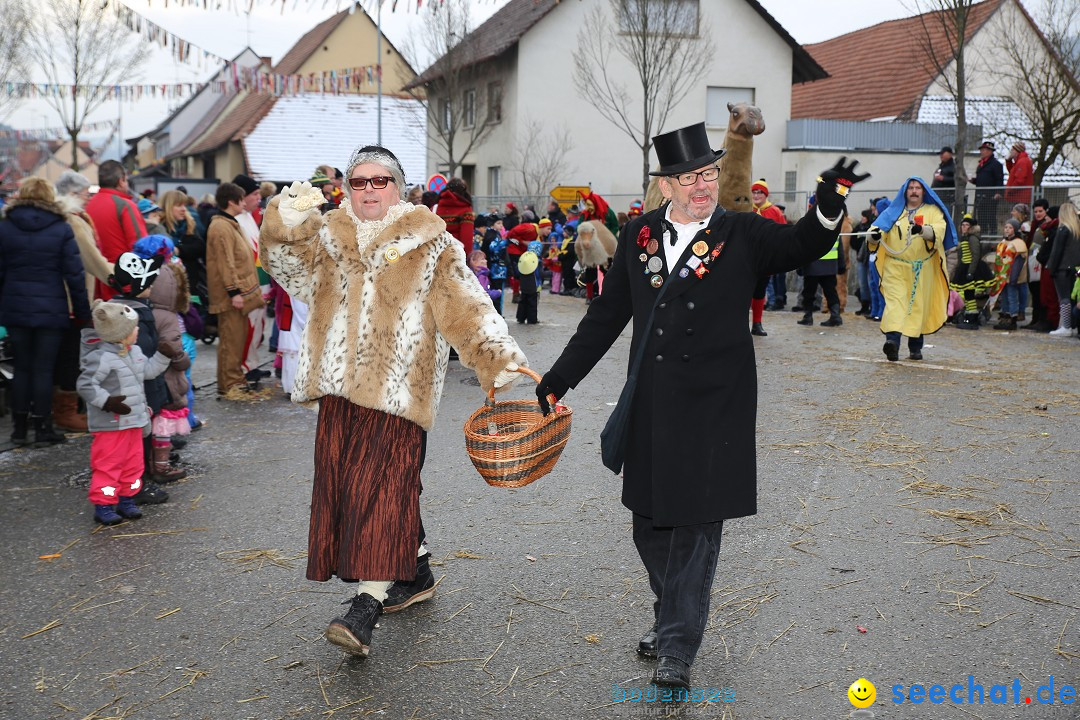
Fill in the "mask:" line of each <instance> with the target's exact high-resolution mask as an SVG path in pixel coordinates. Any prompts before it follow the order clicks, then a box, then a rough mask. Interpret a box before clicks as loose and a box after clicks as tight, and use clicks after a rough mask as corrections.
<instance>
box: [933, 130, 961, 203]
mask: <svg viewBox="0 0 1080 720" xmlns="http://www.w3.org/2000/svg"><path fill="white" fill-rule="evenodd" d="M938 158H939V159H940V160H941V163H940V164H939V165H938V166H937V170H935V171H934V179H933V181H931V183H930V187H932V188H933V189H934V192H936V193H937V196H938V197H939V198H941V202H943V203H945V206H946V207H948V208H949V209H950V210H951V209H952V204H953V198H955V197H956V160H955V159H954V158H953V149H952V148H951V147H949V146H948V145H946V146H945V147H943V148H941V152H940V153H939V154H938Z"/></svg>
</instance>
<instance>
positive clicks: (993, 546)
mask: <svg viewBox="0 0 1080 720" xmlns="http://www.w3.org/2000/svg"><path fill="white" fill-rule="evenodd" d="M583 310H584V305H583V301H581V300H576V299H570V298H561V297H553V296H549V295H544V296H543V298H542V300H541V304H540V317H541V320H542V321H543V322H542V324H540V325H539V326H535V327H532V326H519V325H516V324H514V323H513V322H512V321H511V331H512V332H513V333H514V335H515V336H516V337H517V338H518V340H519V342H520V343H521V344H522V347H523V348H524V350H525V352H526V354H527V355H528V356H529V359H530V363H531V364H532V365H533V366H534V367H536V368H539V369H543V368H546V367H547V366H549V365H550V363H551V362H552V361H553V360H554V358H555V356H556V355H557V353H558V352H559V351H560V349H561V347H562V345H563V344H564V343H565V341H566V340H567V339H568V338H569V336H570V334H571V332H572V331H573V328H574V327H575V325H576V323H577V320H578V318H579V317H580V316H581V314H582V312H583ZM797 317H798V316H797V315H796V314H794V313H790V312H781V313H769V314H767V315H766V328H767V329H768V331H769V336H768V337H767V338H758V339H757V340H756V343H757V350H758V375H759V379H760V403H759V415H758V426H759V433H758V438H759V453H758V465H759V514H758V515H757V516H756V517H752V518H743V519H740V520H734V521H730V522H728V523H727V524H726V526H725V528H724V539H723V548H722V551H721V557H720V564H719V568H718V571H717V577H716V583H715V586H714V593H713V597H712V610H711V618H710V626H709V629H708V632H707V633H706V637H705V641H704V644H703V646H702V649H701V653H700V655H699V659H698V661H697V663H696V664H695V666H694V668H693V676H694V681H695V686H696V687H697V688H699V689H701V690H702V691H703V693H702V694H703V697H704V698H708V697H709V695H710V694H711V695H713V696H714V697H719V699H714V700H712V701H709V700H707V699H699V700H697V701H691V702H687V703H682V704H677V705H674V706H672V705H670V704H663V703H659V702H656V701H647V700H640V701H637V700H631V699H624V698H632V697H634V693H635V692H642V691H644V692H646V693H647V692H648V688H649V676H650V672H651V668H652V665H651V663H649V662H646V661H643V660H641V659H639V658H638V657H637V655H636V654H635V652H634V647H635V645H636V642H637V639H638V637H639V636H640V634H641V633H642V632H643V631H644V630H645V629H646V628H647V626H648V625H649V623H650V620H651V615H650V612H651V611H650V603H651V596H650V593H649V589H648V584H647V580H646V577H645V573H644V571H643V569H642V568H641V566H640V563H639V561H638V559H637V556H636V552H635V550H634V548H633V543H632V541H631V538H630V516H629V512H628V511H627V510H625V509H624V508H623V507H622V506H621V504H620V503H619V482H618V478H616V477H615V476H613V475H612V474H611V473H610V472H608V471H607V470H606V469H604V468H603V466H602V465H601V464H600V461H599V441H598V438H599V431H600V428H601V427H602V426H603V423H604V421H605V419H606V417H607V415H608V414H609V412H610V411H611V406H612V404H613V403H614V401H615V399H616V398H617V396H618V394H619V390H620V387H621V384H622V379H623V374H624V368H625V362H626V355H627V348H628V337H627V336H626V335H625V334H624V336H623V337H622V338H621V339H620V341H619V342H618V343H616V345H615V346H614V348H613V349H612V350H611V351H610V352H609V354H608V356H607V357H606V358H605V359H604V360H603V361H602V362H601V363H600V365H598V366H597V368H596V370H595V371H594V372H593V374H592V375H591V376H590V377H589V378H588V379H587V380H586V381H585V382H584V383H583V384H582V386H581V387H580V388H578V389H577V390H575V391H572V392H571V393H570V395H569V396H568V397H567V398H566V402H567V404H569V405H570V406H571V407H572V408H573V409H574V416H573V434H572V437H571V439H570V442H569V444H568V446H567V448H566V451H565V452H564V454H563V456H562V459H561V460H560V462H559V464H558V466H557V467H556V469H555V471H554V472H553V473H552V474H551V475H549V476H547V477H545V478H543V479H541V480H539V481H537V482H536V483H534V484H532V485H530V486H527V487H525V488H521V489H518V490H507V489H499V488H493V487H489V486H487V485H486V484H485V483H484V482H483V481H482V479H481V478H480V476H479V475H478V474H477V473H476V471H475V470H474V469H473V468H472V466H471V464H470V462H469V460H468V457H467V456H466V454H465V449H464V442H463V437H462V424H463V422H464V420H465V418H466V417H467V416H468V415H469V413H470V412H472V411H473V410H474V409H476V408H477V407H478V406H479V405H480V403H481V402H482V395H481V394H480V391H479V389H478V387H477V386H476V384H475V380H474V378H473V375H472V374H471V373H470V372H469V371H468V370H466V369H464V368H463V367H461V366H460V365H458V364H457V363H452V364H451V370H450V373H449V377H448V380H447V384H446V391H445V393H444V397H443V401H442V406H441V408H440V412H439V419H438V422H437V424H436V427H435V428H434V430H433V431H432V433H431V435H430V438H429V443H430V444H429V454H428V459H427V465H426V467H425V470H424V477H423V479H424V493H423V495H422V498H421V502H422V506H423V513H424V522H425V525H426V527H427V529H428V534H429V539H430V543H431V550H432V552H433V555H434V558H436V562H435V568H434V570H435V574H436V578H438V579H439V580H440V583H439V585H438V591H437V594H436V596H435V598H434V599H433V600H432V601H429V602H427V603H424V604H422V605H419V606H416V607H414V608H412V609H410V610H408V611H405V612H403V613H399V614H395V615H390V616H384V617H383V618H382V620H381V622H380V626H379V628H378V630H377V631H376V634H375V641H374V649H373V651H372V657H371V658H370V659H368V660H366V661H361V660H355V659H351V658H348V659H346V658H344V657H343V655H342V654H341V652H340V651H338V649H337V648H335V647H333V646H331V645H329V644H328V643H326V641H325V640H323V639H322V632H323V629H324V628H325V626H326V623H327V622H328V621H329V620H330V619H331V618H332V617H333V616H334V615H335V614H337V613H338V612H339V611H340V610H343V609H344V608H343V607H342V606H341V605H340V604H339V603H341V602H342V601H343V600H345V599H346V598H347V597H348V596H349V594H350V589H349V586H345V585H343V584H341V583H339V582H330V583H324V584H320V583H313V582H308V581H307V580H305V579H304V572H303V565H304V559H303V555H304V552H305V550H306V534H307V511H308V503H309V495H310V478H311V471H312V453H313V442H312V441H313V432H314V421H315V415H314V413H312V412H310V411H308V410H305V409H303V408H300V407H297V406H294V405H291V404H290V403H288V402H287V401H285V400H284V399H283V398H282V397H280V395H277V394H275V396H274V397H273V398H271V399H267V400H266V401H264V402H260V403H252V404H246V403H245V404H230V403H225V402H215V401H214V400H213V388H208V387H204V388H203V389H202V390H200V392H199V394H198V395H199V398H198V403H199V405H198V411H199V412H200V414H201V415H202V416H203V417H204V418H205V419H206V420H207V421H208V425H207V427H206V428H205V429H204V430H202V431H200V432H199V433H197V434H194V435H192V436H191V444H190V445H189V447H188V448H187V449H186V450H185V451H184V453H183V455H184V458H185V461H186V462H188V463H189V467H190V476H189V478H188V479H187V480H184V481H181V482H179V483H176V484H174V485H171V486H169V492H170V493H171V495H172V498H171V500H170V502H169V503H168V504H166V505H162V506H157V507H150V508H145V509H144V510H145V513H146V514H145V516H144V518H143V519H142V520H139V521H135V522H131V523H127V524H124V525H120V526H117V527H115V528H110V529H101V528H98V527H96V526H95V524H94V523H93V521H92V513H91V506H90V505H89V503H88V502H87V500H86V491H85V487H86V483H87V480H88V470H87V461H88V452H89V438H88V437H79V438H73V439H72V440H71V441H70V442H69V443H68V444H67V445H66V446H62V447H56V448H50V449H45V450H18V451H12V452H6V453H3V455H0V717H2V718H12V719H17V720H23V719H31V718H35V719H36V718H64V719H68V718H70V719H73V720H80V719H81V720H104V719H105V718H125V719H126V718H132V719H134V720H144V719H156V718H185V719H187V718H191V719H203V718H205V719H213V720H241V719H244V718H259V719H262V718H267V719H270V718H335V720H342V719H345V718H360V717H367V716H373V717H377V718H394V719H397V718H474V717H475V718H499V719H504V718H505V719H509V720H526V719H529V720H531V719H533V718H583V719H590V718H630V717H637V718H644V717H658V716H662V715H661V714H662V713H667V714H671V713H672V712H676V713H677V714H678V715H677V716H679V717H701V718H718V719H719V718H754V719H758V718H791V719H795V718H799V719H802V718H811V719H817V718H840V717H847V716H848V715H849V713H851V712H852V711H853V710H854V708H853V707H852V705H851V704H850V703H849V701H848V698H847V688H848V686H849V685H850V684H851V683H852V682H854V681H855V680H856V679H858V678H860V677H864V678H866V679H868V680H870V681H871V682H873V683H874V684H875V685H876V687H877V702H876V703H875V704H874V705H873V706H872V707H871V708H870V710H871V711H872V712H874V713H875V716H876V717H879V718H926V719H927V720H930V719H933V720H938V719H940V718H946V719H947V718H958V719H960V718H965V717H976V718H987V719H989V718H1020V717H1023V718H1033V719H1042V718H1055V719H1057V718H1077V717H1080V711H1078V710H1076V708H1077V707H1078V706H1077V705H1073V706H1064V705H1062V704H1061V693H1062V689H1063V685H1066V684H1068V685H1071V686H1073V687H1074V688H1075V687H1076V686H1077V684H1078V683H1077V680H1078V677H1080V673H1078V668H1080V662H1078V661H1080V654H1078V653H1080V617H1078V616H1080V591H1078V589H1080V587H1078V586H1080V583H1078V581H1077V562H1078V557H1080V541H1078V535H1080V532H1078V524H1080V522H1078V517H1080V513H1078V510H1080V500H1078V494H1077V488H1078V477H1080V474H1078V472H1077V465H1078V461H1080V363H1078V362H1077V360H1078V358H1080V342H1078V341H1077V340H1076V339H1075V338H1072V339H1068V340H1065V339H1054V338H1050V337H1047V336H1036V335H1033V334H1031V333H1026V332H1014V333H1008V334H1003V333H997V332H993V331H989V330H981V331H979V332H976V333H965V332H960V331H957V330H953V329H951V328H946V329H945V330H942V331H941V332H939V333H938V334H936V335H934V336H932V337H931V338H929V339H928V346H927V348H926V350H925V351H924V353H925V356H926V359H925V360H924V361H923V362H922V363H914V362H900V363H894V364H889V363H886V362H884V357H883V355H882V354H881V342H882V338H881V335H880V333H879V332H878V330H877V328H876V325H875V324H874V323H871V322H868V321H866V320H864V319H862V318H857V317H854V316H852V315H850V314H847V315H845V316H844V317H845V324H844V326H843V327H841V328H836V329H826V328H820V327H816V326H815V327H813V328H804V327H800V326H797V325H796V324H795V320H796V318H797ZM824 317H825V316H823V315H819V316H818V317H817V319H818V320H821V319H824ZM200 349H201V350H203V353H202V355H201V356H200V357H199V358H198V360H197V361H196V378H197V381H198V382H199V383H200V384H202V383H207V382H209V381H210V380H211V379H212V378H213V376H214V350H213V348H207V347H205V346H201V348H200ZM903 354H904V355H906V353H903ZM526 385H527V384H526ZM526 385H523V386H522V387H521V388H520V389H518V390H517V391H516V392H518V393H520V394H521V395H522V396H525V395H529V396H531V390H530V388H528V387H527V386H526ZM688 431H689V429H688ZM4 434H5V436H6V434H7V431H5V432H4ZM707 441H708V439H707V438H706V437H702V442H707ZM55 554H59V557H54V558H51V559H50V558H46V559H42V558H41V556H48V555H55ZM864 631H865V632H864ZM969 675H971V676H972V680H971V683H972V684H979V685H982V686H983V688H984V703H983V704H981V705H980V704H969V703H968V700H969V695H968V693H969V690H968V683H969V680H968V676H969ZM1051 677H1053V683H1054V698H1055V700H1056V704H1055V705H1043V704H1040V702H1039V696H1037V695H1036V691H1037V690H1038V688H1039V686H1042V685H1048V684H1049V682H1050V680H1051ZM1014 680H1018V681H1019V690H1018V693H1019V694H1018V695H1017V696H1016V697H1017V699H1018V700H1019V703H1014V702H1013V700H1014V686H1013V681H1014ZM913 684H921V685H922V686H923V687H924V688H926V689H927V690H929V689H930V688H931V686H932V685H935V684H940V685H942V686H943V687H944V689H945V690H944V691H945V692H946V693H948V692H949V689H950V688H951V687H952V686H953V685H955V684H963V687H962V688H960V689H959V690H957V691H956V693H957V696H958V697H960V698H961V699H963V701H964V703H963V704H956V703H953V702H951V701H950V700H949V699H948V697H947V696H946V698H945V699H946V701H945V702H944V703H941V705H943V706H944V707H941V706H939V705H938V704H936V703H932V702H931V700H930V699H929V698H927V699H925V700H924V701H923V702H922V703H920V704H913V703H912V702H910V700H909V696H908V695H907V693H908V690H909V688H910V686H912V685H913ZM995 684H1002V685H1007V688H1006V693H1007V696H1006V697H1007V700H1008V704H1006V705H1001V704H993V703H992V699H993V697H994V695H993V693H994V691H993V687H992V686H993V685H995ZM894 686H901V688H900V690H899V692H900V693H901V694H902V695H903V699H904V702H903V704H896V703H895V702H894V698H895V697H896V695H894V690H893V688H894ZM915 692H916V696H915V698H916V699H919V697H918V694H917V693H918V691H917V690H916V691H915ZM972 692H974V693H975V694H974V695H973V696H972V698H973V699H976V700H977V699H978V697H977V691H974V690H973V691H972ZM997 692H998V693H1000V689H999V690H998V691H997ZM1066 695H1067V691H1066ZM998 696H999V695H998ZM938 697H939V698H940V696H938ZM1028 697H1030V698H1032V703H1031V704H1027V703H1025V702H1024V700H1025V698H1028ZM1041 697H1042V698H1043V699H1045V698H1046V697H1047V691H1046V690H1045V689H1044V690H1043V693H1042V695H1041ZM1065 699H1068V698H1067V697H1066V698H1065ZM619 700H622V702H619ZM672 708H674V711H673V710H672Z"/></svg>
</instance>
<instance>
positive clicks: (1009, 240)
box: [994, 218, 1028, 330]
mask: <svg viewBox="0 0 1080 720" xmlns="http://www.w3.org/2000/svg"><path fill="white" fill-rule="evenodd" d="M1020 227H1021V225H1020V221H1019V220H1017V219H1016V218H1009V219H1008V220H1006V221H1005V224H1004V225H1003V226H1002V227H1001V233H1002V236H1001V242H999V243H998V245H997V256H998V262H999V263H1000V264H1001V267H1002V273H1003V275H1004V277H1003V281H1004V283H1005V287H1004V288H1003V291H1002V292H1003V293H1004V295H1003V298H1002V300H1003V302H1002V308H1001V317H1000V318H998V323H997V325H995V326H994V329H995V330H1015V329H1016V323H1017V320H1019V315H1020V313H1021V312H1023V311H1024V310H1026V309H1027V301H1028V297H1027V295H1028V293H1027V281H1028V273H1027V254H1028V248H1027V243H1025V242H1024V240H1023V238H1021V236H1020Z"/></svg>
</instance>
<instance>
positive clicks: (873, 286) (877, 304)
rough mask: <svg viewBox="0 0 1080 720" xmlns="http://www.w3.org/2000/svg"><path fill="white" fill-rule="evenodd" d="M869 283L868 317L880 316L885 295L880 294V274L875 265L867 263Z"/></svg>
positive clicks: (883, 310)
mask: <svg viewBox="0 0 1080 720" xmlns="http://www.w3.org/2000/svg"><path fill="white" fill-rule="evenodd" d="M869 271H870V272H869V276H870V277H869V285H870V317H876V318H879V317H881V315H882V313H884V312H885V296H884V295H882V294H881V275H879V274H878V270H877V265H875V264H874V263H870V264H869Z"/></svg>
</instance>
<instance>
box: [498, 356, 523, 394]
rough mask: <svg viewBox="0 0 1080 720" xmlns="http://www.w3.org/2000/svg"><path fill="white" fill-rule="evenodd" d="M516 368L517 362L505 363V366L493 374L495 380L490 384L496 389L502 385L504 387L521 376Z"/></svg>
mask: <svg viewBox="0 0 1080 720" xmlns="http://www.w3.org/2000/svg"><path fill="white" fill-rule="evenodd" d="M517 370H518V364H517V363H516V362H512V363H507V365H506V367H505V368H503V369H502V371H501V372H500V373H499V374H498V375H496V376H495V382H494V383H492V385H493V386H494V387H495V389H496V390H497V389H499V388H502V387H506V386H507V385H509V384H510V383H512V382H514V381H515V380H517V379H518V378H519V377H521V373H519V372H518V371H517Z"/></svg>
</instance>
